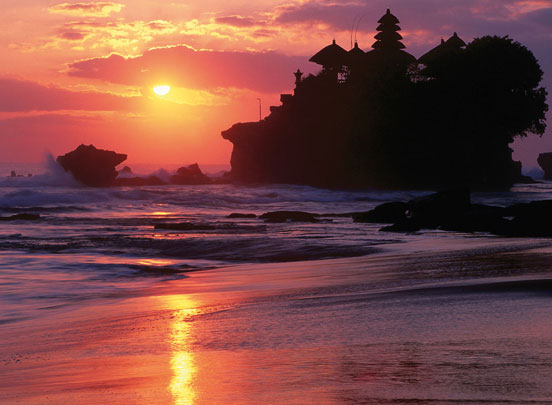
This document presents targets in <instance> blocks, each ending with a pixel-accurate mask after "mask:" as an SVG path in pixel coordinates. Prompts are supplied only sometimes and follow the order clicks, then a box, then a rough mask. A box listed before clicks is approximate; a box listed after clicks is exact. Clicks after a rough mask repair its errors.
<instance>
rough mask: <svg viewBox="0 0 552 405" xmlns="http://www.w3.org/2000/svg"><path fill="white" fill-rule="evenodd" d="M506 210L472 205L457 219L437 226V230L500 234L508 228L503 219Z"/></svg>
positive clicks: (506, 222)
mask: <svg viewBox="0 0 552 405" xmlns="http://www.w3.org/2000/svg"><path fill="white" fill-rule="evenodd" d="M505 213H506V209H505V208H504V207H495V206H490V205H480V204H473V205H472V206H471V208H470V209H469V210H468V211H466V212H464V213H462V214H461V215H459V216H457V217H449V218H447V219H445V220H444V221H443V222H442V223H441V224H439V229H443V230H446V231H457V232H491V233H497V232H501V230H502V229H504V227H507V226H508V222H509V221H508V220H506V219H504V216H505Z"/></svg>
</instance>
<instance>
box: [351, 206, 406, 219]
mask: <svg viewBox="0 0 552 405" xmlns="http://www.w3.org/2000/svg"><path fill="white" fill-rule="evenodd" d="M409 208H410V206H409V204H408V203H404V202H388V203H383V204H380V205H378V206H377V207H376V208H374V209H373V210H370V211H366V212H357V213H354V214H353V221H355V222H371V223H383V224H392V223H394V222H399V221H401V220H403V219H405V218H406V211H407V210H408V209H409Z"/></svg>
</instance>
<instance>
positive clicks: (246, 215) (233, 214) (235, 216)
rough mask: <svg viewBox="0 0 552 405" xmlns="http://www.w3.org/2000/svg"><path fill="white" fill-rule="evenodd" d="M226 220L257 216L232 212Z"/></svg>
mask: <svg viewBox="0 0 552 405" xmlns="http://www.w3.org/2000/svg"><path fill="white" fill-rule="evenodd" d="M226 218H244V219H247V218H257V215H255V214H242V213H240V212H233V213H231V214H230V215H228V216H227V217H226Z"/></svg>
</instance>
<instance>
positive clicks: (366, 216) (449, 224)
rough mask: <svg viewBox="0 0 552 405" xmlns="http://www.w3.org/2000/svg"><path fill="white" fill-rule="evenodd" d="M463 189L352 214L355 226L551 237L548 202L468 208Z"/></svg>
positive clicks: (551, 210) (551, 208)
mask: <svg viewBox="0 0 552 405" xmlns="http://www.w3.org/2000/svg"><path fill="white" fill-rule="evenodd" d="M469 196H470V193H469V191H468V190H466V189H456V190H448V191H441V192H438V193H435V194H431V195H429V196H425V197H420V198H415V199H412V200H410V201H408V202H389V203H384V204H381V205H379V206H377V207H376V208H375V209H373V210H371V211H368V212H362V213H353V214H352V217H353V219H354V221H356V222H370V223H390V224H392V225H390V226H386V227H383V228H381V229H380V230H381V231H383V232H417V231H420V230H422V229H441V230H446V231H456V232H487V233H492V234H495V235H500V236H511V237H552V200H545V201H533V202H530V203H523V204H515V205H512V206H509V207H497V206H490V205H482V204H471V203H470V197H469Z"/></svg>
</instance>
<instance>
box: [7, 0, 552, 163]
mask: <svg viewBox="0 0 552 405" xmlns="http://www.w3.org/2000/svg"><path fill="white" fill-rule="evenodd" d="M1 6H2V13H0V52H1V57H0V61H1V63H0V162H39V161H41V160H43V159H44V156H45V154H46V153H51V154H53V155H54V156H57V155H59V154H63V153H66V152H68V151H70V150H73V149H75V148H76V147H77V146H78V145H79V144H81V143H85V144H94V145H95V146H96V147H99V148H104V149H110V150H116V151H118V152H121V153H126V154H128V155H129V162H140V163H151V164H154V163H159V164H163V163H166V164H169V163H170V164H182V165H184V164H191V163H194V162H198V163H199V164H200V165H201V164H204V165H206V164H227V163H228V162H229V159H230V154H231V150H232V145H231V144H230V143H229V142H228V141H225V140H223V139H222V138H221V136H220V132H221V131H222V130H225V129H227V128H229V127H230V126H231V125H232V124H234V123H236V122H245V121H254V120H257V119H258V117H259V100H258V99H260V100H261V111H262V115H263V116H266V115H268V113H269V106H270V105H278V104H279V95H280V93H289V92H291V91H292V90H293V87H294V84H293V83H294V76H293V72H294V71H295V70H297V68H300V69H301V70H302V71H304V72H307V73H310V72H312V73H315V72H317V71H318V69H319V67H318V66H317V65H314V64H312V63H310V62H308V59H309V57H310V56H312V55H313V54H314V53H316V52H317V51H318V50H320V49H321V48H322V47H324V46H326V45H328V44H329V43H331V41H332V39H334V38H335V39H336V41H337V43H338V44H340V45H341V46H342V47H344V48H345V49H349V48H350V47H351V40H352V39H354V38H355V37H356V39H357V40H358V43H359V46H360V47H361V48H363V49H364V50H369V49H371V45H372V43H373V42H374V39H373V36H374V35H375V33H376V32H375V28H376V26H377V23H376V21H377V20H378V19H379V18H380V17H381V16H382V15H383V14H384V13H385V11H386V9H387V8H390V9H391V11H392V12H393V14H395V15H396V16H397V17H398V18H399V20H400V21H401V23H400V26H401V28H402V31H401V34H402V35H403V37H404V41H403V42H404V44H405V45H406V46H407V49H406V50H407V51H408V52H410V53H411V54H413V55H414V56H416V57H419V56H421V55H422V54H424V53H425V52H426V51H428V50H429V49H431V48H433V47H434V46H436V45H437V44H438V43H439V41H440V39H441V38H445V39H447V38H448V37H449V36H451V35H452V33H453V32H455V31H456V32H458V34H459V36H460V37H461V38H463V39H464V40H465V41H466V42H468V41H471V40H473V38H476V37H480V36H483V35H500V36H504V35H509V36H510V37H511V38H513V39H515V40H517V41H519V42H520V43H522V44H523V45H525V46H527V47H528V48H529V49H530V50H531V51H533V53H534V54H535V56H536V57H537V59H538V60H539V63H540V65H541V68H542V70H543V71H544V73H545V77H544V82H543V85H544V86H545V87H546V88H547V89H548V92H549V93H552V0H416V1H412V0H387V1H380V0H356V1H355V0H352V1H351V0H333V1H325V0H288V1H286V0H283V1H281V0H257V1H255V2H251V1H249V0H247V1H246V0H226V1H221V0H202V1H198V0H189V1H180V0H172V1H171V0H166V1H164V0H116V1H93V2H88V1H84V0H83V1H71V0H66V1H60V0H57V1H56V0H2V4H1ZM353 27H354V29H352V28H353ZM352 31H354V32H352ZM156 85H169V86H171V91H170V92H169V94H167V95H165V96H158V95H156V94H155V93H154V92H153V88H154V86H156ZM549 100H550V97H549ZM549 102H550V101H549ZM404 108H405V109H406V108H408V106H407V105H405V106H404ZM548 117H549V120H550V118H551V116H550V113H549V115H548ZM550 126H551V128H550V129H548V130H547V133H546V134H545V135H544V136H543V137H542V138H539V137H538V136H530V137H529V138H526V139H523V140H520V141H516V142H515V143H514V145H513V147H514V157H515V158H517V159H521V160H522V162H523V164H524V168H525V169H529V168H532V167H536V166H537V165H536V157H537V155H538V153H539V152H548V151H552V124H551V125H550ZM336 135H337V134H336Z"/></svg>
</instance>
